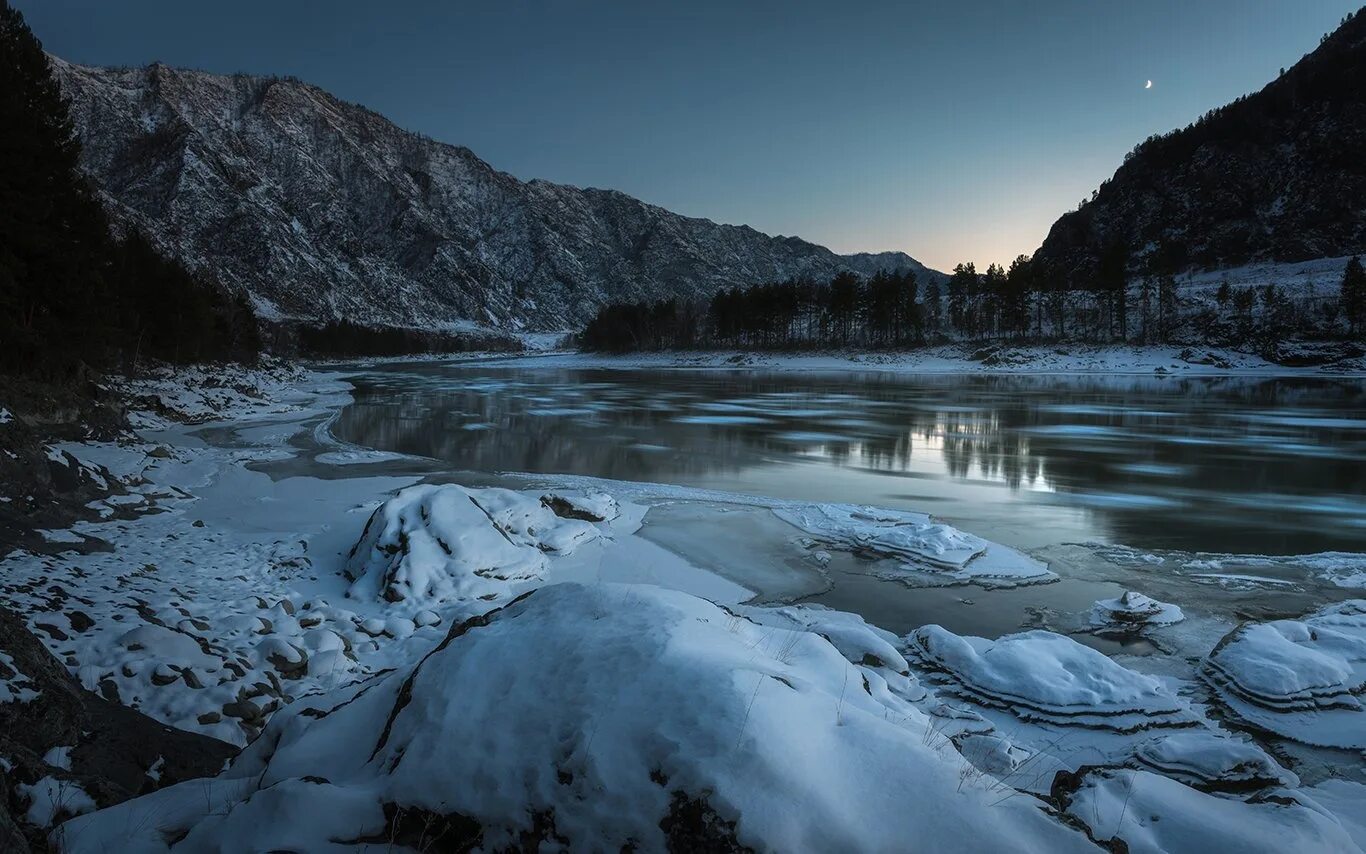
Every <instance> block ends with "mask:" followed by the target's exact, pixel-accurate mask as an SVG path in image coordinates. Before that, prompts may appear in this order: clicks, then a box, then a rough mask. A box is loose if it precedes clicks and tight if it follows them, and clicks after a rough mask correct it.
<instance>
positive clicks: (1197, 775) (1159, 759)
mask: <svg viewBox="0 0 1366 854" xmlns="http://www.w3.org/2000/svg"><path fill="white" fill-rule="evenodd" d="M1134 759H1135V760H1137V761H1138V762H1139V763H1140V764H1142V765H1144V766H1146V767H1147V768H1148V769H1149V770H1153V771H1156V772H1158V773H1160V774H1163V775H1165V776H1168V777H1171V778H1172V779H1174V780H1180V781H1181V782H1183V783H1185V784H1187V785H1190V786H1195V787H1197V788H1202V789H1208V790H1210V791H1246V790H1250V789H1260V788H1265V787H1267V786H1298V785H1299V782H1300V781H1299V778H1298V777H1296V776H1295V775H1294V774H1293V773H1291V772H1290V771H1287V770H1286V769H1284V768H1282V767H1281V766H1280V765H1279V764H1278V763H1277V762H1276V760H1275V759H1272V758H1271V757H1270V756H1269V755H1267V753H1266V751H1264V750H1262V749H1261V748H1260V747H1258V746H1257V745H1255V744H1253V743H1252V742H1250V741H1243V740H1241V739H1238V738H1234V737H1232V736H1229V735H1226V734H1223V733H1216V732H1214V731H1211V730H1208V729H1203V728H1202V729H1191V730H1182V731H1180V732H1167V733H1163V734H1161V735H1160V736H1158V737H1155V738H1153V739H1151V740H1149V741H1147V742H1144V743H1143V744H1141V745H1139V747H1138V749H1137V750H1136V751H1134Z"/></svg>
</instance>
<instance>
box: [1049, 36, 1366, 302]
mask: <svg viewBox="0 0 1366 854" xmlns="http://www.w3.org/2000/svg"><path fill="white" fill-rule="evenodd" d="M1112 246H1122V247H1123V249H1124V250H1125V251H1126V252H1127V253H1128V256H1129V264H1130V268H1131V270H1135V271H1138V270H1147V269H1154V270H1157V271H1161V272H1173V273H1177V272H1183V271H1192V270H1212V269H1224V268H1230V267H1240V266H1243V265H1247V264H1250V263H1258V262H1298V261H1305V260H1310V259H1318V258H1327V257H1332V256H1344V255H1351V254H1355V253H1358V252H1361V251H1364V250H1366V15H1363V14H1360V13H1358V14H1357V15H1355V16H1354V17H1352V18H1350V19H1348V20H1346V21H1345V22H1344V23H1343V25H1342V26H1341V27H1340V28H1339V29H1338V30H1337V31H1336V32H1334V33H1333V34H1332V35H1331V36H1329V37H1328V38H1326V39H1325V40H1324V41H1323V43H1322V44H1320V46H1319V47H1318V48H1317V49H1316V50H1314V51H1313V52H1312V53H1310V54H1308V55H1307V56H1305V57H1304V58H1303V59H1302V60H1301V61H1300V62H1298V63H1297V64H1296V65H1295V66H1294V67H1292V68H1290V69H1288V70H1287V71H1285V72H1284V73H1283V74H1281V75H1280V76H1279V77H1278V78H1277V79H1276V80H1275V81H1273V82H1271V83H1269V84H1268V85H1267V86H1266V87H1265V88H1263V89H1262V90H1261V91H1259V92H1256V93H1254V94H1252V95H1248V96H1246V97H1244V98H1240V99H1239V100H1237V101H1235V102H1233V103H1232V104H1229V105H1227V106H1225V107H1222V108H1220V109H1217V110H1212V111H1211V112H1210V113H1208V114H1207V115H1206V116H1204V117H1203V118H1202V119H1200V120H1199V121H1197V122H1195V123H1194V124H1192V125H1190V126H1189V127H1186V128H1184V129H1182V130H1178V131H1174V132H1172V133H1170V134H1166V135H1163V136H1155V137H1152V138H1150V139H1148V140H1147V141H1145V142H1143V143H1142V144H1140V145H1139V146H1138V147H1137V148H1135V150H1134V151H1133V153H1132V154H1130V155H1129V156H1128V157H1127V158H1126V160H1125V162H1124V165H1122V166H1121V167H1120V168H1119V169H1118V170H1117V171H1116V172H1115V174H1114V177H1113V178H1111V179H1110V180H1109V181H1106V182H1105V183H1104V184H1102V185H1101V186H1100V188H1099V189H1098V190H1097V192H1096V194H1095V196H1094V197H1093V198H1092V199H1091V200H1090V201H1089V202H1087V203H1085V204H1083V205H1082V206H1081V207H1080V208H1079V209H1078V210H1076V211H1072V212H1069V213H1067V214H1064V215H1063V216H1062V217H1060V218H1059V219H1058V221H1057V222H1056V223H1055V224H1054V225H1053V227H1052V229H1051V230H1050V231H1049V233H1048V237H1047V239H1046V240H1045V241H1044V243H1043V246H1042V247H1040V249H1039V250H1038V252H1037V253H1036V254H1035V259H1036V260H1037V261H1039V262H1040V263H1041V264H1042V265H1043V267H1044V268H1045V269H1046V270H1047V271H1048V272H1049V273H1050V274H1051V276H1052V277H1053V278H1055V279H1057V280H1060V281H1065V282H1067V283H1069V284H1070V285H1072V286H1074V287H1082V286H1086V285H1087V284H1088V283H1090V282H1091V281H1094V279H1095V278H1096V272H1097V268H1098V266H1099V264H1100V259H1101V256H1102V255H1103V254H1104V253H1105V251H1106V250H1107V248H1109V247H1112Z"/></svg>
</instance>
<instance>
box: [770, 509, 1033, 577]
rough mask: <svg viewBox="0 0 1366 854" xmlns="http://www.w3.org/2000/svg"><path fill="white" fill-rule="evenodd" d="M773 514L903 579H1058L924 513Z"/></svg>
mask: <svg viewBox="0 0 1366 854" xmlns="http://www.w3.org/2000/svg"><path fill="white" fill-rule="evenodd" d="M773 512H774V514H775V515H777V516H778V518H780V519H782V520H783V521H785V522H787V523H789V524H791V525H793V526H795V527H796V528H798V529H800V530H802V531H805V532H806V533H807V534H808V535H810V537H811V538H812V540H813V541H814V542H816V543H819V544H821V545H824V546H826V547H828V548H836V549H843V550H846V551H852V552H855V553H857V554H863V555H867V556H870V557H877V558H889V559H892V560H894V561H897V562H898V565H899V569H898V570H895V571H893V572H891V573H889V575H890V577H894V578H901V579H902V580H917V581H921V582H922V583H929V584H936V583H937V584H944V583H965V582H969V581H971V582H975V583H979V584H983V585H986V586H1009V585H1014V584H1031V583H1038V582H1043V581H1054V580H1056V579H1057V576H1056V575H1054V574H1053V573H1052V572H1050V571H1049V570H1048V568H1047V567H1046V566H1044V565H1043V564H1042V563H1039V562H1038V561H1036V560H1034V559H1033V558H1030V557H1028V556H1026V555H1024V554H1021V553H1020V552H1018V551H1015V550H1014V549H1011V548H1007V547H1006V546H1002V545H999V544H997V543H992V542H989V541H987V540H984V539H982V538H981V537H978V536H974V535H973V534H969V533H967V532H965V531H960V530H958V529H957V528H954V527H953V526H951V525H946V524H944V523H943V522H937V521H935V520H934V519H933V518H931V517H930V516H928V515H926V514H924V513H913V512H909V511H905V510H890V509H887V508H883V507H866V506H860V505H853V504H791V505H787V506H780V507H775V508H774V509H773Z"/></svg>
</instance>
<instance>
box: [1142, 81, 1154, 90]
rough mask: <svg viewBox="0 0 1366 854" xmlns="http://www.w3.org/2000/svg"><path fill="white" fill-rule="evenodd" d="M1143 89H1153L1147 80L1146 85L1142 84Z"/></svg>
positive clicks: (1150, 82)
mask: <svg viewBox="0 0 1366 854" xmlns="http://www.w3.org/2000/svg"><path fill="white" fill-rule="evenodd" d="M1143 88H1144V89H1151V88H1153V81H1151V80H1149V81H1148V82H1147V83H1145V84H1143Z"/></svg>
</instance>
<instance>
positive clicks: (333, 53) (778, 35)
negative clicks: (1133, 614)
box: [14, 0, 1355, 269]
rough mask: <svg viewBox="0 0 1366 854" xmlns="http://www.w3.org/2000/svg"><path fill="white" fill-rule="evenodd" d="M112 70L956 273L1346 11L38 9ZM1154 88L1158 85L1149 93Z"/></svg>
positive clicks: (38, 1) (1265, 70) (342, 2)
mask: <svg viewBox="0 0 1366 854" xmlns="http://www.w3.org/2000/svg"><path fill="white" fill-rule="evenodd" d="M14 5H16V6H17V7H18V8H19V9H20V10H21V11H22V12H23V13H24V15H25V17H26V18H27V19H28V21H29V24H30V26H31V27H32V28H33V30H34V32H35V33H36V34H37V35H38V37H39V38H40V39H41V40H42V41H43V43H44V46H45V47H46V48H47V50H49V51H50V52H52V53H55V54H57V55H59V56H61V57H63V58H65V59H67V60H70V61H74V62H79V63H85V64H94V65H143V64H146V63H149V62H153V61H162V62H166V63H170V64H172V65H179V66H188V67H193V68H202V69H205V70H209V71H215V72H222V73H230V72H235V71H245V72H249V73H253V74H278V75H293V76H295V77H299V78H301V79H303V80H306V81H308V82H310V83H314V84H316V85H318V86H321V87H322V88H324V89H327V90H328V91H330V92H332V93H333V94H335V95H337V96H338V97H341V98H343V99H345V100H348V101H354V102H357V103H360V104H363V105H365V106H367V107H369V108H371V109H373V110H376V111H377V112H380V113H382V114H384V115H385V116H387V117H389V118H390V119H392V120H393V121H395V122H396V123H397V124H399V125H401V126H402V127H405V128H408V129H410V130H415V131H419V132H421V133H424V134H426V135H428V136H430V137H433V138H435V139H438V140H442V141H445V142H451V143H456V144H460V145H465V146H468V147H469V148H471V149H473V150H474V152H475V153H476V154H478V155H479V156H480V157H482V158H483V159H484V160H486V161H488V162H489V163H490V164H492V165H493V166H494V167H496V168H498V169H502V170H504V171H506V172H510V173H512V174H513V175H516V176H517V177H519V178H523V179H530V178H545V179H549V180H552V181H559V182H563V183H568V184H574V185H578V186H590V187H605V188H611V189H617V190H621V191H623V192H626V193H629V194H631V195H633V196H637V197H639V198H641V199H643V200H645V201H647V202H651V203H653V204H657V205H661V206H663V207H666V208H669V209H671V210H674V211H678V212H679V213H683V214H687V215H690V216H702V217H707V218H709V219H713V220H716V221H718V222H728V223H736V224H748V225H751V226H753V227H754V228H757V229H759V230H760V231H764V232H768V233H770V234H785V235H794V234H795V235H797V236H800V237H802V238H805V239H807V240H811V241H813V242H816V243H820V244H823V245H826V246H829V247H831V248H832V249H835V250H836V251H839V252H856V251H882V250H892V249H899V250H902V251H905V252H907V253H909V254H910V255H912V256H914V257H915V258H917V259H919V260H921V261H923V262H925V263H926V264H929V265H930V266H932V267H937V268H939V269H949V268H951V267H952V266H953V265H954V264H955V263H957V262H959V261H964V260H971V261H974V262H976V263H977V264H978V267H979V268H982V267H984V266H985V265H986V264H987V263H989V262H1000V263H1005V262H1008V261H1009V260H1010V259H1011V258H1014V257H1015V256H1016V255H1018V254H1021V253H1023V254H1029V253H1032V252H1033V251H1034V250H1035V249H1036V248H1037V247H1038V246H1039V244H1040V243H1041V242H1042V241H1043V238H1044V236H1045V235H1046V234H1047V232H1048V228H1049V226H1050V225H1051V224H1052V223H1053V221H1054V220H1055V219H1056V218H1057V217H1058V216H1059V215H1060V214H1062V213H1063V212H1065V211H1067V210H1069V209H1071V208H1074V207H1076V205H1077V203H1078V202H1079V201H1081V200H1082V199H1083V198H1085V197H1087V196H1089V195H1090V193H1091V190H1092V189H1093V188H1095V187H1096V186H1097V185H1098V184H1099V183H1100V182H1101V181H1102V180H1104V179H1106V178H1108V177H1109V176H1110V175H1111V174H1113V172H1114V170H1115V168H1116V167H1118V166H1119V164H1120V163H1121V161H1122V160H1123V157H1124V154H1125V153H1126V152H1128V151H1129V150H1130V149H1132V148H1133V147H1134V145H1135V144H1136V143H1138V142H1139V141H1140V140H1142V139H1144V138H1145V137H1147V136H1149V135H1151V134H1153V133H1159V132H1165V131H1167V130H1171V129H1172V128H1175V127H1180V126H1184V125H1186V124H1188V123H1190V122H1191V121H1192V120H1193V119H1195V118H1197V117H1198V116H1199V115H1201V114H1202V113H1204V112H1205V111H1206V110H1208V109H1210V108H1212V107H1215V106H1218V105H1220V104H1223V103H1226V102H1228V101H1230V100H1232V99H1234V98H1236V97H1237V96H1239V95H1242V94H1245V93H1248V92H1252V91H1255V90H1257V89H1260V88H1261V87H1262V86H1263V85H1264V84H1265V83H1267V82H1269V81H1270V80H1271V79H1273V78H1274V77H1275V76H1276V74H1277V73H1278V71H1279V69H1280V68H1282V67H1288V66H1290V65H1293V64H1294V63H1295V62H1296V61H1297V60H1298V59H1299V58H1300V57H1301V56H1303V55H1304V54H1305V53H1307V52H1309V51H1310V50H1312V49H1313V48H1314V47H1315V46H1317V44H1318V42H1319V38H1320V37H1321V36H1322V35H1323V34H1324V33H1325V32H1328V31H1330V30H1332V29H1334V28H1335V27H1336V26H1337V24H1338V22H1339V21H1340V20H1341V19H1342V17H1343V15H1345V14H1346V13H1347V12H1348V11H1351V10H1352V9H1353V8H1354V5H1355V4H1354V3H1353V2H1344V0H1198V2H1192V0H1149V1H1148V2H1143V3H1139V2H1119V0H1059V1H1058V2H1045V0H1035V2H1028V3H1024V2H1018V0H990V2H986V1H985V0H982V1H980V2H973V0H955V2H935V3H914V2H900V3H896V2H872V1H871V0H868V2H825V3H814V2H803V0H790V2H764V0H753V2H745V0H730V1H729V2H707V1H706V0H695V2H687V3H684V2H677V3H662V2H652V0H641V2H634V3H632V2H613V3H606V2H592V0H580V2H569V0H542V1H541V2H529V0H496V2H438V0H424V2H417V0H413V2H401V0H390V2H374V0H371V2H367V3H355V2H350V0H332V2H311V0H294V1H293V2H281V0H272V2H259V0H235V2H231V3H223V2H215V3H210V2H197V3H186V2H182V0H175V1H174V2H172V0H121V2H117V3H112V2H108V0H18V2H16V3H15V4H14ZM1148 80H1152V83H1153V85H1152V88H1150V89H1149V88H1144V86H1145V83H1146V81H1148Z"/></svg>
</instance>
